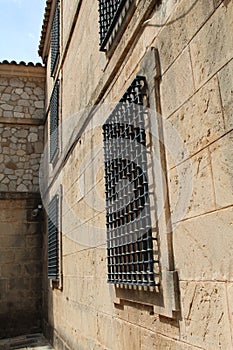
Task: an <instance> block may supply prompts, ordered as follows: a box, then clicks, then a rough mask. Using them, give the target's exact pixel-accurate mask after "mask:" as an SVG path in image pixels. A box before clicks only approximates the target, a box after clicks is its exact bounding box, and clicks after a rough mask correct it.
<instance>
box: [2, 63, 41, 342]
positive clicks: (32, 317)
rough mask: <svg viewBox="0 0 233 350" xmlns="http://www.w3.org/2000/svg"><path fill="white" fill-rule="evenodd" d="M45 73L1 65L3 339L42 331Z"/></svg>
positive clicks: (22, 67) (37, 69) (12, 65)
mask: <svg viewBox="0 0 233 350" xmlns="http://www.w3.org/2000/svg"><path fill="white" fill-rule="evenodd" d="M44 89H45V71H44V68H43V67H41V66H37V67H34V66H26V65H23V64H19V65H17V64H14V63H13V64H7V63H2V64H0V241H1V244H0V324H1V327H0V337H3V338H4V337H10V336H14V335H21V334H25V333H30V332H38V331H40V330H41V314H42V312H41V309H42V306H41V303H42V301H41V300H42V298H41V295H42V291H41V289H42V238H43V216H42V210H39V211H38V213H37V212H36V211H35V210H37V209H38V205H40V204H41V198H40V193H39V165H40V159H41V154H42V152H43V129H44V126H43V123H44V115H45V114H44V96H45V93H44Z"/></svg>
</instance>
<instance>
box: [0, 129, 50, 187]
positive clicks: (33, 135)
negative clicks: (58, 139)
mask: <svg viewBox="0 0 233 350" xmlns="http://www.w3.org/2000/svg"><path fill="white" fill-rule="evenodd" d="M43 129H44V128H43V126H42V125H41V126H30V125H13V126H12V125H9V124H8V125H6V124H1V123H0V152H1V154H0V191H4V192H9V191H10V192H12V191H13V192H38V191H39V166H40V159H41V154H42V152H43V148H44V146H43Z"/></svg>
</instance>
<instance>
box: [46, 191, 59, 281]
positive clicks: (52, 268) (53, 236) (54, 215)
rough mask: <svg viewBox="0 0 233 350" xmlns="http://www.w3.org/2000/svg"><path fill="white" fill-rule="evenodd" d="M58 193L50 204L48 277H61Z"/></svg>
mask: <svg viewBox="0 0 233 350" xmlns="http://www.w3.org/2000/svg"><path fill="white" fill-rule="evenodd" d="M58 202H59V197H58V196H57V195H56V196H54V197H53V199H52V200H51V201H50V202H49V206H48V278H49V279H53V280H57V279H58V278H59V237H58V204H59V203H58Z"/></svg>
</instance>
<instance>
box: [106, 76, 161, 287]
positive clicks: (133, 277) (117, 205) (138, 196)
mask: <svg viewBox="0 0 233 350" xmlns="http://www.w3.org/2000/svg"><path fill="white" fill-rule="evenodd" d="M147 107H148V105H147V82H146V79H145V77H143V76H136V78H135V79H134V80H133V82H132V83H131V85H130V86H129V88H128V89H127V91H126V92H125V94H124V95H123V97H122V98H121V100H120V103H118V104H117V106H116V107H115V108H114V110H113V111H112V112H111V113H110V115H109V117H108V119H107V120H106V122H105V123H104V125H103V134H104V151H105V152H104V154H105V184H106V185H105V193H106V221H107V253H108V254H107V256H108V283H113V284H116V285H118V284H119V285H121V284H125V285H128V286H129V285H132V286H136V285H137V286H148V287H152V286H154V287H155V286H157V285H158V284H159V282H158V280H157V281H156V276H158V270H159V266H158V256H156V257H155V254H154V251H155V250H156V246H157V243H156V244H154V243H155V241H156V240H157V237H156V235H155V234H154V232H153V230H152V229H151V228H152V226H151V213H152V210H151V207H150V196H149V183H148V171H147V149H146V141H147V140H146V139H147V136H148V135H146V132H145V111H146V109H147ZM123 179H125V180H126V179H128V180H129V181H128V182H126V183H125V184H124V185H123V188H122V189H118V190H117V186H119V183H120V182H121V180H123ZM132 186H133V188H132ZM129 200H130V201H129ZM156 264H157V268H156ZM155 270H157V273H156V271H155Z"/></svg>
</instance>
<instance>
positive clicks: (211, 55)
mask: <svg viewBox="0 0 233 350" xmlns="http://www.w3.org/2000/svg"><path fill="white" fill-rule="evenodd" d="M232 27H233V2H232V1H230V2H229V3H228V5H227V6H219V7H218V9H217V10H216V11H215V13H214V14H213V16H212V17H211V18H210V19H209V21H208V22H207V23H206V24H205V25H204V26H203V27H202V29H201V30H200V32H199V33H198V34H197V35H196V37H195V38H194V39H193V40H192V42H191V57H192V63H193V72H194V80H195V87H196V88H199V87H200V86H201V85H203V83H204V82H205V81H206V80H208V79H209V78H210V77H211V76H213V75H214V74H215V73H216V72H217V71H218V70H219V69H220V68H221V67H223V66H224V64H226V63H227V62H228V61H229V60H230V59H231V58H232V57H233V35H232V31H231V30H229V28H232Z"/></svg>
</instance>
